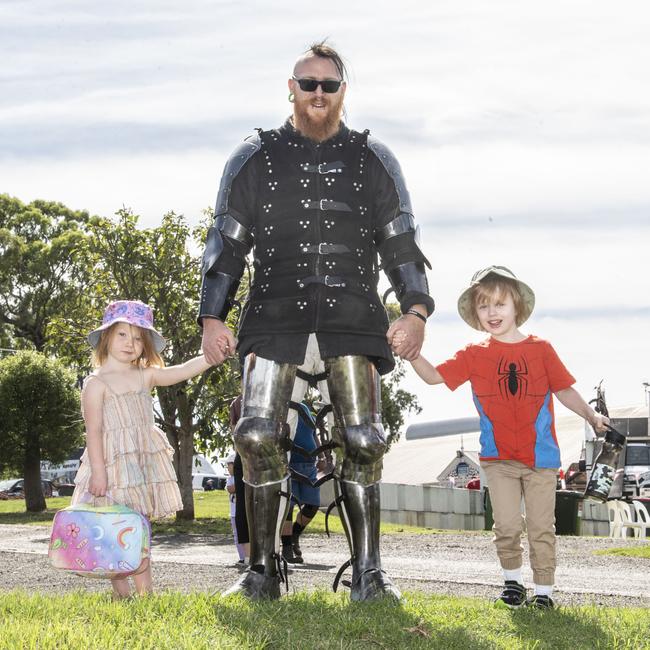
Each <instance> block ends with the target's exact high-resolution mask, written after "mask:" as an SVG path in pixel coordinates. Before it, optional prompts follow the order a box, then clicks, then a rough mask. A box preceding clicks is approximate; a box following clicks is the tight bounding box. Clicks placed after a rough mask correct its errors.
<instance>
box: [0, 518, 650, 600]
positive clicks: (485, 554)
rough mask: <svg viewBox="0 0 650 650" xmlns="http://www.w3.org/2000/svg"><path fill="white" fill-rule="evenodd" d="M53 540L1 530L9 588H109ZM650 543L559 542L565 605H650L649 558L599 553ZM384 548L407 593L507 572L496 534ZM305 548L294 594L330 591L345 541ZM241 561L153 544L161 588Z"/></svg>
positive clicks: (197, 580) (228, 573)
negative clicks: (72, 571) (59, 559)
mask: <svg viewBox="0 0 650 650" xmlns="http://www.w3.org/2000/svg"><path fill="white" fill-rule="evenodd" d="M48 541H49V527H47V526H21V525H0V589H2V590H8V589H15V588H22V589H25V590H27V591H30V592H31V591H37V592H42V593H61V592H64V591H71V590H76V589H86V590H88V591H104V590H106V588H107V584H106V582H105V581H103V580H93V579H89V578H80V577H77V576H74V575H69V574H66V573H63V572H61V571H56V570H54V569H52V568H51V567H50V566H49V564H48V560H47V544H48ZM646 543H648V542H645V541H643V540H639V541H636V540H632V539H630V540H611V539H608V538H597V537H559V538H558V560H559V561H558V564H559V567H558V571H557V575H556V579H557V586H556V596H557V601H558V602H559V603H560V604H564V605H569V604H571V605H582V604H596V605H612V606H617V605H626V606H635V607H650V560H648V559H642V558H631V557H623V556H615V555H596V554H595V552H596V551H599V550H604V549H607V548H620V547H623V546H638V545H643V544H646ZM381 544H382V557H383V563H384V568H385V569H386V570H387V571H388V573H389V575H390V576H391V577H392V578H393V579H394V581H395V582H396V583H397V584H398V586H399V587H400V588H401V589H402V590H404V591H421V592H425V593H429V594H452V595H456V596H473V597H480V598H488V599H492V598H494V596H495V595H496V594H497V593H498V591H499V587H500V585H501V576H500V571H499V569H498V565H497V560H496V553H495V551H494V548H493V545H492V542H491V536H490V535H489V534H487V533H485V534H482V533H471V532H467V533H456V532H453V533H430V534H425V535H413V534H396V535H384V536H383V537H382V542H381ZM301 546H302V548H303V552H304V556H305V559H306V561H307V563H306V564H305V565H303V566H299V567H296V568H293V569H292V571H291V573H290V583H289V584H290V587H289V588H290V592H294V591H299V590H304V589H316V588H321V589H330V588H331V584H332V581H333V579H334V575H335V573H336V571H337V569H338V567H339V566H340V565H341V564H342V563H343V562H344V561H345V560H346V559H347V548H346V542H345V538H344V537H343V536H342V535H333V536H332V538H330V539H328V538H327V537H326V536H324V535H305V536H304V537H303V541H302V543H301ZM524 546H525V543H524ZM236 559H237V558H236V553H235V549H234V546H233V544H232V541H231V538H230V536H227V535H212V536H205V535H173V536H168V535H158V536H156V537H155V539H154V540H153V562H154V564H153V566H154V579H155V584H156V588H157V589H159V590H160V589H173V590H178V591H182V592H191V591H209V592H212V591H220V590H223V589H225V588H226V587H228V586H230V585H231V584H232V583H233V582H234V581H235V580H236V579H237V577H238V574H239V572H240V570H241V569H239V568H238V566H237V564H236V562H235V560H236ZM527 564H528V558H527V557H525V559H524V579H525V581H526V584H528V585H530V584H532V574H531V573H530V570H529V569H528V568H527ZM348 575H349V574H348ZM343 589H344V588H343Z"/></svg>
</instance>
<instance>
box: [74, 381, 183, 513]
mask: <svg viewBox="0 0 650 650" xmlns="http://www.w3.org/2000/svg"><path fill="white" fill-rule="evenodd" d="M140 376H141V382H142V383H141V388H140V390H139V391H129V392H127V393H119V394H118V393H114V392H113V391H112V390H111V388H110V386H109V385H108V384H107V383H106V382H104V381H102V380H101V379H100V378H99V377H97V375H90V377H89V379H91V380H93V379H94V380H97V381H101V382H102V383H103V384H104V386H106V389H107V393H106V395H105V397H104V407H103V417H102V437H103V442H104V460H105V462H106V473H107V475H108V490H107V491H108V495H109V496H110V497H111V499H112V500H113V501H115V502H116V503H120V504H122V505H125V506H128V507H129V508H132V509H133V510H137V511H138V512H140V513H142V514H143V515H145V516H147V517H149V518H151V519H157V518H160V517H165V516H168V515H171V514H174V513H175V512H176V511H177V510H181V509H182V508H183V502H182V500H181V493H180V490H179V489H178V483H177V481H176V472H175V471H174V466H173V464H172V458H173V456H174V450H173V448H172V446H171V445H170V444H169V441H168V440H167V437H166V436H165V434H164V433H163V432H162V431H161V430H160V429H159V428H158V427H156V426H155V425H154V420H153V401H152V397H151V394H150V393H149V392H148V391H147V390H146V389H145V387H144V376H143V373H142V370H140ZM74 482H75V485H76V487H75V490H74V494H73V495H72V500H71V504H72V505H74V504H75V503H79V502H81V501H82V500H84V495H87V494H88V485H89V483H90V458H89V456H88V449H85V450H84V453H83V455H82V457H81V467H80V468H79V471H78V472H77V476H76V477H75V480H74ZM87 498H88V497H87V496H86V499H87ZM94 503H95V504H96V505H104V504H105V503H110V499H106V500H104V499H103V498H95V499H94Z"/></svg>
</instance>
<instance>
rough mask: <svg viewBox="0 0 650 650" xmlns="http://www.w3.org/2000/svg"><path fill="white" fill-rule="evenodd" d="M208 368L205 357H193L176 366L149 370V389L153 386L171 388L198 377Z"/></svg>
mask: <svg viewBox="0 0 650 650" xmlns="http://www.w3.org/2000/svg"><path fill="white" fill-rule="evenodd" d="M208 368H210V364H209V363H208V362H207V361H206V360H205V357H204V356H203V355H201V356H200V357H194V359H190V360H189V361H186V362H185V363H181V364H179V365H178V366H169V367H168V368H151V369H150V370H151V388H153V387H154V386H171V385H173V384H178V382H180V381H185V380H186V379H191V378H192V377H196V375H200V374H201V373H202V372H205V371H206V370H207V369H208Z"/></svg>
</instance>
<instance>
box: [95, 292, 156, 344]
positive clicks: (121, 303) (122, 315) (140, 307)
mask: <svg viewBox="0 0 650 650" xmlns="http://www.w3.org/2000/svg"><path fill="white" fill-rule="evenodd" d="M114 323H128V324H129V325H135V326H136V327H141V328H142V329H143V330H148V331H149V332H150V333H151V339H152V340H153V345H154V347H155V349H156V352H162V350H163V348H164V347H165V346H166V345H167V341H165V339H164V338H163V336H162V335H161V334H160V333H159V332H157V331H156V330H155V329H154V326H153V311H152V310H151V307H149V305H145V304H144V303H143V302H140V301H139V300H116V301H115V302H112V303H111V304H110V305H109V306H108V307H106V311H105V312H104V318H103V319H102V324H101V326H100V327H98V328H97V329H95V330H93V331H92V332H90V334H88V343H90V345H91V346H92V347H93V348H96V347H97V344H98V343H99V338H100V335H101V333H102V331H103V330H105V329H108V328H109V327H110V326H111V325H113V324H114Z"/></svg>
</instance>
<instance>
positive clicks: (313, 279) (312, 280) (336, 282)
mask: <svg viewBox="0 0 650 650" xmlns="http://www.w3.org/2000/svg"><path fill="white" fill-rule="evenodd" d="M308 284H324V285H325V286H326V287H345V286H346V284H347V283H346V281H345V278H342V277H340V276H339V275H310V276H308V277H306V278H302V280H300V284H299V285H298V286H299V287H300V288H301V289H302V288H303V287H304V286H306V285H308Z"/></svg>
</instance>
